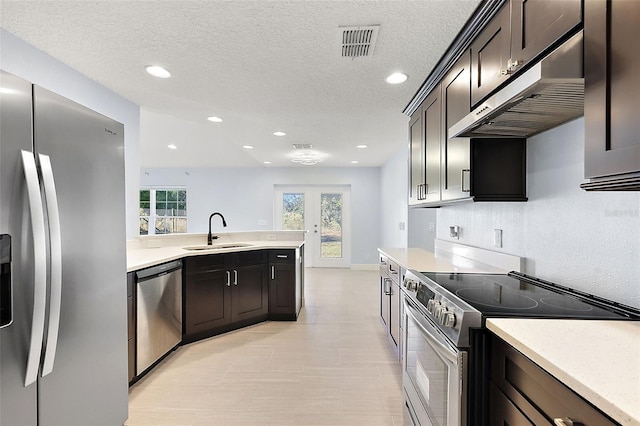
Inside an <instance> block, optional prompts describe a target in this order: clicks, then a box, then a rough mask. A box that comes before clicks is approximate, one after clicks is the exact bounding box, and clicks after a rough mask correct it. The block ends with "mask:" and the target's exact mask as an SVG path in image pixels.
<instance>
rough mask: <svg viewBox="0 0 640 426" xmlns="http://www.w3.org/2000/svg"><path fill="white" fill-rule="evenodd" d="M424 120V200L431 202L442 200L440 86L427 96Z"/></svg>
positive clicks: (423, 114) (423, 111)
mask: <svg viewBox="0 0 640 426" xmlns="http://www.w3.org/2000/svg"><path fill="white" fill-rule="evenodd" d="M422 119H423V122H424V144H425V153H426V158H425V168H426V170H425V186H424V190H423V197H424V201H425V202H428V203H431V202H436V201H440V196H441V194H440V188H441V185H440V168H441V167H442V166H441V152H440V149H441V141H442V135H443V128H442V92H441V87H440V86H438V87H436V88H435V89H433V92H432V93H431V94H430V95H429V96H428V97H427V99H426V100H425V103H424V108H423V110H422Z"/></svg>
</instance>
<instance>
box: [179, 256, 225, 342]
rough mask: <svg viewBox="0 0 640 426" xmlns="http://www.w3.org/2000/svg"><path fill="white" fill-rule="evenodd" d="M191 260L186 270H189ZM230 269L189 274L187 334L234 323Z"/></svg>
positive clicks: (187, 287)
mask: <svg viewBox="0 0 640 426" xmlns="http://www.w3.org/2000/svg"><path fill="white" fill-rule="evenodd" d="M188 264H189V260H188V259H187V262H186V265H187V266H186V267H187V268H188ZM227 272H228V271H226V270H219V271H210V272H207V273H202V274H195V275H187V279H186V282H185V299H186V300H185V311H184V312H185V334H186V335H192V334H195V333H200V332H206V331H208V330H213V329H216V328H219V327H223V326H225V325H228V324H230V323H231V278H230V273H227Z"/></svg>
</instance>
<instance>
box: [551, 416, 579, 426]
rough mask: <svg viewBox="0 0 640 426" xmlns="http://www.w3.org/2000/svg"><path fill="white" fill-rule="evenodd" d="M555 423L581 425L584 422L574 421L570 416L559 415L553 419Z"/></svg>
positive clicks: (567, 425)
mask: <svg viewBox="0 0 640 426" xmlns="http://www.w3.org/2000/svg"><path fill="white" fill-rule="evenodd" d="M553 424H555V425H556V426H581V425H582V423H579V422H574V421H573V420H571V419H570V418H569V417H557V418H555V419H553Z"/></svg>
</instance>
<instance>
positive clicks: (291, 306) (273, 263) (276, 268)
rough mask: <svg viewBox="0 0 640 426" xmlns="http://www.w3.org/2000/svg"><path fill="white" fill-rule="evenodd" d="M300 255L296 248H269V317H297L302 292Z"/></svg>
mask: <svg viewBox="0 0 640 426" xmlns="http://www.w3.org/2000/svg"><path fill="white" fill-rule="evenodd" d="M300 259H301V258H300V256H299V255H297V254H296V250H271V252H270V253H269V318H270V319H279V320H293V321H295V320H296V319H297V318H298V312H299V311H300V305H301V303H300V298H301V292H302V288H301V286H302V280H301V272H302V265H301V263H302V262H301V260H300Z"/></svg>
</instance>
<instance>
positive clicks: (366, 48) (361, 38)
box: [338, 25, 380, 59]
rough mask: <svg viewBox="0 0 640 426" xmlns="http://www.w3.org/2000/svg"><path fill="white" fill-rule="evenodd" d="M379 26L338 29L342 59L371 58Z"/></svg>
mask: <svg viewBox="0 0 640 426" xmlns="http://www.w3.org/2000/svg"><path fill="white" fill-rule="evenodd" d="M379 29H380V25H370V26H367V27H338V30H339V31H340V39H341V43H342V57H343V58H351V59H355V58H360V57H363V56H373V48H374V47H375V44H376V39H377V38H378V30H379Z"/></svg>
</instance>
